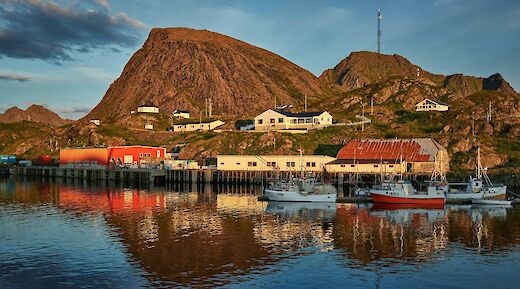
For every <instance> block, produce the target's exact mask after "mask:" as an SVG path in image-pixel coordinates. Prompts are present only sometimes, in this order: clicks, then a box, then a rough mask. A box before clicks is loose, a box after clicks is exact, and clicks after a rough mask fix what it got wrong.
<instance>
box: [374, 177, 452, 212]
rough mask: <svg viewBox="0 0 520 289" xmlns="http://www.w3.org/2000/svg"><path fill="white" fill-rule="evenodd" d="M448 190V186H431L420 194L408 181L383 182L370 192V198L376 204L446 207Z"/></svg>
mask: <svg viewBox="0 0 520 289" xmlns="http://www.w3.org/2000/svg"><path fill="white" fill-rule="evenodd" d="M446 190H447V187H446V186H440V185H429V186H428V189H427V191H425V192H420V191H417V190H416V189H415V188H414V187H413V186H412V184H411V183H410V182H408V181H403V180H399V181H383V182H382V183H381V185H380V186H379V187H375V188H372V189H371V190H370V197H372V201H373V202H374V203H387V204H429V205H442V206H444V203H445V201H446V199H445V193H446Z"/></svg>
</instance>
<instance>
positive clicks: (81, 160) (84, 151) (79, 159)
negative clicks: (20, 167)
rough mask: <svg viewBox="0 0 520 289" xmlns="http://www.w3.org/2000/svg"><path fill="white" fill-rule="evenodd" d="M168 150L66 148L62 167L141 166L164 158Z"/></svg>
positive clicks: (63, 150)
mask: <svg viewBox="0 0 520 289" xmlns="http://www.w3.org/2000/svg"><path fill="white" fill-rule="evenodd" d="M165 156H166V148H160V147H150V146H141V145H134V146H114V147H91V148H64V149H61V150H60V166H72V167H76V166H80V167H85V166H86V167H89V166H105V167H107V166H134V167H136V166H139V165H141V164H142V163H144V162H146V159H150V158H164V157H165Z"/></svg>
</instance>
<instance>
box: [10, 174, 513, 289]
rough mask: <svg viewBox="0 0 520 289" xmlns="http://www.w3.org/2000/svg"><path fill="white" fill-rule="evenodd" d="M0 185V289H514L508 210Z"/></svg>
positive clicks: (226, 192) (219, 191) (31, 182)
mask: <svg viewBox="0 0 520 289" xmlns="http://www.w3.org/2000/svg"><path fill="white" fill-rule="evenodd" d="M258 194H260V189H259V188H257V187H231V186H228V187H211V186H174V187H147V188H125V187H121V186H114V185H107V184H106V183H99V184H92V183H86V182H74V181H72V180H68V181H67V182H63V181H60V180H56V181H53V180H42V179H28V178H25V179H14V178H2V179H0V288H171V287H204V288H207V287H224V288H298V289H301V288H345V287H348V288H518V284H517V283H518V281H517V279H518V275H519V274H520V207H495V206H475V205H464V206H446V207H444V208H420V207H410V206H405V207H403V206H395V205H394V206H385V205H372V204H301V203H268V202H259V201H257V196H258Z"/></svg>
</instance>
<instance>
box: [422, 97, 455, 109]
mask: <svg viewBox="0 0 520 289" xmlns="http://www.w3.org/2000/svg"><path fill="white" fill-rule="evenodd" d="M449 109H450V106H449V105H447V104H445V103H442V102H439V101H435V100H431V99H429V98H426V99H424V100H423V101H421V102H419V103H418V104H416V105H415V111H448V110H449Z"/></svg>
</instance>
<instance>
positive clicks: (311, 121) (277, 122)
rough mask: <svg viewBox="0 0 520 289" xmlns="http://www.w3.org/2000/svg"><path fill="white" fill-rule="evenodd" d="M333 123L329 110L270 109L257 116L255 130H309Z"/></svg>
mask: <svg viewBox="0 0 520 289" xmlns="http://www.w3.org/2000/svg"><path fill="white" fill-rule="evenodd" d="M331 124H332V115H331V114H330V113H328V112H327V111H318V112H300V113H293V112H288V111H280V110H274V109H268V110H266V111H264V112H263V113H261V114H260V115H258V116H257V117H255V130H259V131H267V130H291V129H297V130H298V129H299V130H308V129H316V128H323V127H327V126H329V125H331Z"/></svg>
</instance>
